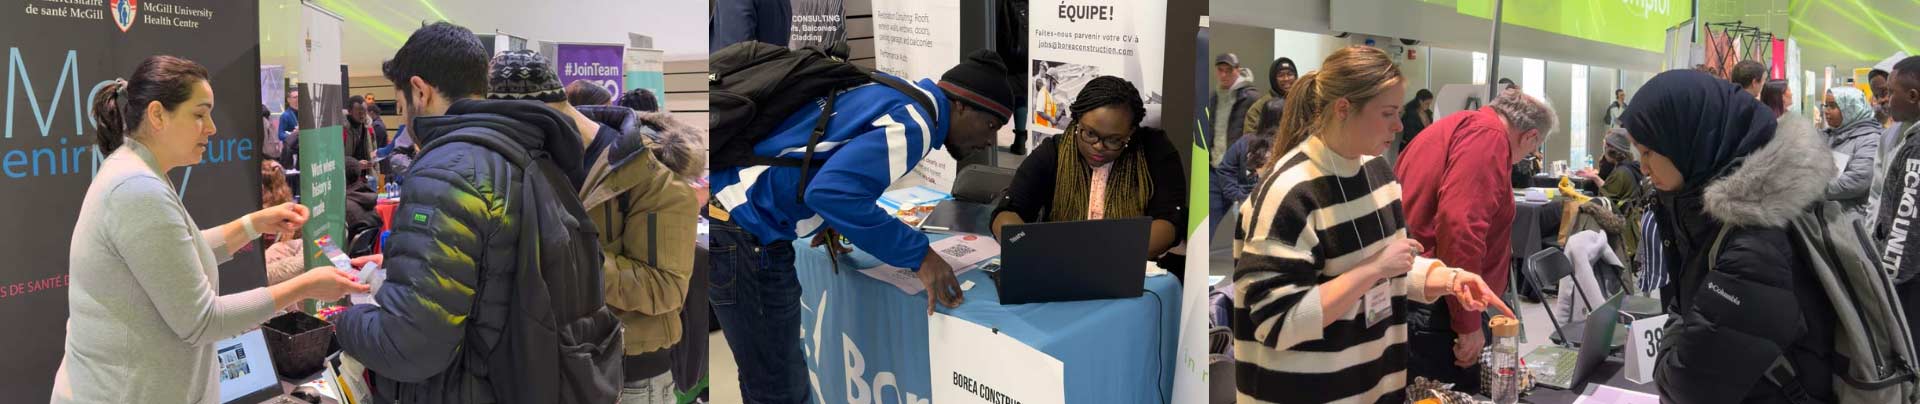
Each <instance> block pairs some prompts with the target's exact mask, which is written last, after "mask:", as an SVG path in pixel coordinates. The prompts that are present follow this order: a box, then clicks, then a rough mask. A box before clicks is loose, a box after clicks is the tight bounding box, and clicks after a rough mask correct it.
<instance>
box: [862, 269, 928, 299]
mask: <svg viewBox="0 0 1920 404" xmlns="http://www.w3.org/2000/svg"><path fill="white" fill-rule="evenodd" d="M860 273H862V274H866V275H867V276H870V277H873V279H878V280H880V281H881V282H886V283H887V284H888V285H893V287H896V288H900V291H901V292H905V293H906V294H908V295H917V294H920V291H923V290H927V287H926V286H924V285H921V284H920V278H919V277H918V276H915V275H914V274H913V272H912V271H908V270H906V269H905V268H900V267H895V266H889V265H881V266H877V267H873V268H867V269H862V270H860Z"/></svg>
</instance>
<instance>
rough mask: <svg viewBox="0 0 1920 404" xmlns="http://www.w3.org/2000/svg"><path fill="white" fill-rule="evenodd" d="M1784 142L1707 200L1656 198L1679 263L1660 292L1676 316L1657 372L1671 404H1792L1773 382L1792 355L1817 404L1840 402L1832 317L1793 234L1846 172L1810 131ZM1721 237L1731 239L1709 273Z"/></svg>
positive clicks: (1670, 254) (1782, 130) (1797, 125)
mask: <svg viewBox="0 0 1920 404" xmlns="http://www.w3.org/2000/svg"><path fill="white" fill-rule="evenodd" d="M1774 133H1775V134H1774V138H1773V140H1772V141H1771V142H1769V143H1768V144H1767V145H1765V146H1762V147H1760V148H1759V149H1758V150H1755V151H1754V152H1753V153H1752V154H1750V155H1748V156H1747V158H1746V160H1745V163H1744V164H1741V165H1739V166H1735V167H1733V168H1732V169H1731V170H1732V171H1731V172H1730V173H1728V174H1726V175H1725V176H1722V177H1720V178H1719V179H1717V180H1714V181H1713V182H1712V183H1709V184H1708V185H1707V187H1706V188H1705V189H1704V191H1701V192H1699V193H1696V194H1694V195H1690V196H1686V195H1681V196H1675V195H1660V196H1656V198H1659V199H1660V200H1661V202H1662V203H1660V204H1657V205H1656V206H1655V207H1654V209H1656V216H1657V217H1658V218H1659V220H1661V224H1660V231H1661V233H1662V240H1663V243H1664V244H1665V245H1666V248H1665V251H1666V254H1667V262H1671V263H1680V266H1679V267H1678V268H1676V271H1675V276H1674V280H1673V281H1672V282H1670V283H1668V284H1667V286H1666V287H1664V288H1662V289H1661V291H1660V293H1661V296H1662V297H1663V300H1664V301H1665V303H1666V305H1667V312H1668V313H1672V314H1673V316H1672V317H1670V318H1671V319H1672V320H1670V321H1669V322H1668V324H1667V329H1666V336H1665V338H1664V339H1663V340H1661V343H1660V356H1659V364H1658V365H1657V366H1656V367H1655V370H1654V375H1655V379H1656V380H1658V384H1659V386H1660V393H1661V397H1662V401H1664V402H1672V403H1731V402H1744V403H1783V402H1787V399H1786V396H1785V395H1784V394H1782V393H1781V390H1780V388H1779V387H1777V386H1775V385H1773V384H1772V383H1770V382H1768V381H1767V380H1766V379H1765V378H1764V377H1763V372H1765V371H1766V370H1767V369H1768V368H1769V367H1770V366H1771V365H1772V363H1773V362H1774V358H1776V357H1779V356H1781V355H1783V354H1784V355H1785V356H1786V358H1787V360H1788V362H1789V363H1791V364H1792V365H1793V367H1794V369H1795V370H1796V371H1797V372H1798V375H1799V382H1800V384H1801V385H1803V386H1804V388H1805V389H1806V390H1807V392H1808V394H1809V395H1811V396H1812V397H1813V398H1814V399H1816V400H1818V401H1820V402H1833V401H1834V400H1835V398H1834V396H1833V386H1832V379H1833V377H1832V369H1833V367H1834V366H1835V365H1836V364H1835V363H1832V359H1831V358H1832V356H1833V343H1834V342H1833V329H1834V318H1833V308H1832V306H1831V305H1830V304H1829V303H1828V300H1827V298H1826V295H1825V294H1824V292H1823V291H1822V290H1820V284H1819V282H1818V280H1817V279H1815V278H1814V276H1815V274H1813V273H1812V271H1810V270H1808V269H1807V268H1806V267H1805V265H1803V264H1801V262H1803V260H1804V259H1806V257H1807V253H1806V252H1805V251H1799V250H1798V249H1797V248H1795V247H1794V246H1795V245H1796V243H1793V242H1792V239H1791V235H1789V234H1788V233H1787V230H1786V228H1785V226H1786V224H1787V223H1788V221H1789V220H1791V219H1792V218H1794V217H1795V216H1797V215H1799V214H1801V213H1802V212H1803V211H1805V210H1806V209H1807V208H1808V207H1810V206H1812V205H1813V203H1814V202H1816V201H1819V200H1821V198H1822V197H1823V196H1822V195H1823V193H1822V191H1823V190H1825V189H1826V186H1827V179H1828V178H1832V177H1833V175H1834V171H1835V169H1834V167H1833V162H1832V156H1831V155H1830V154H1829V153H1825V150H1826V144H1825V141H1824V140H1823V139H1821V137H1820V136H1819V134H1818V133H1817V132H1815V131H1814V130H1813V128H1812V126H1811V125H1809V124H1808V123H1807V122H1806V121H1805V120H1783V121H1781V122H1780V126H1779V127H1778V129H1776V131H1775V132H1774ZM1809 150H1813V151H1820V152H1818V153H1809V152H1807V151H1809ZM1721 226H1730V227H1731V230H1730V231H1729V232H1728V233H1727V236H1726V240H1725V241H1724V242H1723V243H1722V244H1721V247H1720V253H1719V255H1718V256H1717V257H1716V258H1715V259H1717V262H1716V263H1714V265H1713V267H1714V268H1713V269H1712V270H1709V269H1708V265H1707V264H1708V263H1707V259H1709V258H1708V255H1709V254H1708V250H1709V249H1710V248H1711V246H1712V245H1713V240H1714V237H1715V236H1717V235H1718V233H1719V231H1720V228H1721Z"/></svg>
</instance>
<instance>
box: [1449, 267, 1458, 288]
mask: <svg viewBox="0 0 1920 404" xmlns="http://www.w3.org/2000/svg"><path fill="white" fill-rule="evenodd" d="M1451 269H1453V272H1449V273H1448V274H1447V289H1448V290H1452V289H1453V288H1456V287H1459V286H1460V283H1459V282H1460V271H1462V269H1460V268H1451Z"/></svg>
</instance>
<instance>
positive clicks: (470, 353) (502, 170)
mask: <svg viewBox="0 0 1920 404" xmlns="http://www.w3.org/2000/svg"><path fill="white" fill-rule="evenodd" d="M413 128H414V134H415V135H416V136H419V137H420V138H419V139H418V140H420V142H421V144H423V145H431V144H432V143H433V141H434V140H435V139H438V138H440V137H443V136H447V135H449V134H453V133H460V132H466V131H493V132H498V133H501V134H503V135H504V136H506V137H509V138H511V139H512V141H514V142H516V143H519V145H520V146H523V147H525V148H526V149H527V150H528V151H529V152H530V153H531V154H533V155H535V156H540V155H545V156H547V158H548V159H551V160H552V161H553V163H554V164H556V165H557V166H558V168H559V171H561V172H563V173H564V174H565V175H566V176H567V177H568V178H569V179H571V180H573V181H576V182H577V181H579V180H581V179H583V176H584V173H583V172H582V170H581V169H580V166H581V158H582V155H584V154H585V152H586V151H585V148H584V147H583V146H581V143H580V136H579V135H578V134H576V132H575V130H574V128H573V121H572V120H570V119H568V118H567V117H565V116H562V115H560V114H559V113H558V112H555V111H554V110H552V109H550V108H547V106H545V105H542V104H539V103H536V102H531V101H492V100H472V99H462V100H457V101H454V103H453V105H452V106H450V107H449V108H448V109H447V114H446V115H442V116H434V117H424V118H416V119H414V124H413ZM408 177H409V178H410V179H409V180H408V181H407V182H406V184H405V185H404V188H403V190H402V191H401V195H403V199H402V201H401V203H400V206H399V209H398V210H397V211H396V213H395V215H394V222H395V223H394V225H393V233H392V234H391V235H390V236H388V239H387V246H386V250H385V254H386V261H385V264H386V265H385V267H386V268H387V271H388V272H387V281H386V283H385V285H384V286H382V287H381V289H380V291H379V292H378V293H377V294H376V295H375V297H374V300H375V301H377V302H379V305H378V306H374V305H357V306H353V307H351V308H348V309H347V310H346V311H344V312H342V313H340V314H338V315H335V316H334V317H333V322H334V324H335V326H336V327H337V328H336V331H337V333H338V334H337V336H336V338H337V339H338V340H339V343H340V347H341V348H342V349H343V350H345V351H346V353H347V354H348V355H352V356H353V357H354V358H355V359H358V360H360V362H361V363H362V364H365V365H366V366H367V369H369V370H371V371H372V373H373V377H372V379H373V380H372V381H373V390H374V392H375V393H377V394H378V395H379V396H380V397H383V398H385V399H387V400H393V401H399V402H407V403H490V402H496V401H498V400H497V399H496V398H495V397H494V395H493V389H492V384H493V383H494V381H492V380H488V379H487V378H486V376H485V375H486V369H487V368H488V366H487V364H486V361H485V359H483V356H482V355H484V353H482V352H480V349H477V348H476V347H477V346H481V345H488V346H490V345H491V344H495V343H498V342H499V341H500V340H501V338H502V335H503V333H504V332H505V331H506V330H505V329H504V328H503V327H504V326H505V323H506V320H507V319H506V313H507V310H508V307H507V306H508V305H509V304H510V302H511V299H512V296H513V290H511V288H505V287H485V286H483V285H482V279H486V280H487V282H491V283H493V284H496V285H511V284H512V281H513V278H512V275H513V274H512V270H513V269H514V268H515V267H516V263H517V261H518V259H519V257H518V254H520V253H521V251H518V250H519V246H520V240H519V234H520V229H519V227H518V225H519V223H520V222H521V221H520V220H519V219H520V218H518V217H517V216H518V212H520V210H519V207H518V203H519V202H515V203H513V204H510V203H509V201H508V196H509V195H511V194H512V193H513V192H514V190H517V189H520V188H521V186H520V182H521V181H520V178H521V170H520V169H519V168H516V167H514V166H513V164H512V163H510V162H509V161H508V160H507V158H506V157H504V156H501V155H500V154H498V153H495V152H493V151H492V150H491V149H488V148H487V147H486V146H482V145H477V144H472V143H464V142H455V143H448V144H445V145H439V146H436V147H433V148H430V149H426V150H423V151H422V154H421V156H420V160H419V161H418V162H417V163H415V164H414V166H413V167H412V168H411V169H410V171H409V173H408ZM555 185H556V186H558V187H561V188H565V187H566V184H555ZM559 198H569V199H571V198H574V195H573V194H572V193H565V194H558V195H542V196H535V197H534V199H533V200H530V201H528V202H526V203H540V204H548V203H561V202H563V201H561V200H559ZM544 259H552V258H544ZM581 259H587V258H581ZM592 286H593V287H596V288H597V287H599V285H597V284H596V285H592ZM607 320H608V321H609V322H611V321H612V320H613V319H612V318H611V317H608V318H607ZM607 326H609V327H612V326H614V325H611V324H610V325H607ZM470 329H471V331H472V332H471V333H469V331H470ZM469 335H472V336H476V337H478V338H479V339H480V340H479V341H473V340H469V339H468V336H469ZM553 371H554V372H558V371H559V370H558V369H555V370H553ZM502 382H505V383H512V381H502Z"/></svg>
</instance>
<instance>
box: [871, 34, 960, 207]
mask: <svg viewBox="0 0 1920 404" xmlns="http://www.w3.org/2000/svg"><path fill="white" fill-rule="evenodd" d="M958 15H960V0H874V2H873V48H874V66H875V67H876V68H877V69H878V70H880V71H882V72H885V73H887V74H891V75H894V76H899V77H900V78H902V79H906V80H907V81H909V82H913V81H919V80H920V79H934V80H939V78H940V75H941V74H942V73H946V71H947V69H951V68H953V66H954V65H957V64H960V19H959V18H954V17H955V16H958ZM959 165H960V164H959V163H958V162H956V161H954V159H953V155H952V154H950V153H947V152H943V151H938V150H936V151H934V152H932V153H927V157H926V158H923V159H921V160H920V165H918V166H915V167H914V168H913V172H912V173H909V174H907V176H906V177H905V178H902V179H900V180H899V181H895V182H894V185H893V186H892V187H890V189H903V188H910V187H914V186H920V185H925V186H928V187H931V188H933V189H937V190H940V192H952V191H953V180H954V178H955V177H957V176H959V173H958V167H959Z"/></svg>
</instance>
